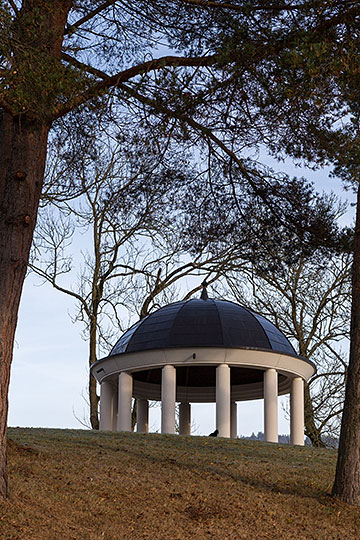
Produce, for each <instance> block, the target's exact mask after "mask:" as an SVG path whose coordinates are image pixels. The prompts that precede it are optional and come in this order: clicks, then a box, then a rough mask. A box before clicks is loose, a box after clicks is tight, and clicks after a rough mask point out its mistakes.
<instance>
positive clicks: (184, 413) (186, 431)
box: [179, 403, 191, 435]
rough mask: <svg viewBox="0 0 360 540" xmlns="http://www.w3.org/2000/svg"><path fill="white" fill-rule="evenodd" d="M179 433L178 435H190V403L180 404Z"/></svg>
mask: <svg viewBox="0 0 360 540" xmlns="http://www.w3.org/2000/svg"><path fill="white" fill-rule="evenodd" d="M179 432H180V435H190V434H191V405H190V403H180V406H179Z"/></svg>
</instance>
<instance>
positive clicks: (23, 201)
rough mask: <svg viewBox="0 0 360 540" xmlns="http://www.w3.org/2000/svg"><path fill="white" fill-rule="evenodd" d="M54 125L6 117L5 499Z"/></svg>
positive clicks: (0, 172) (0, 349)
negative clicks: (13, 380)
mask: <svg viewBox="0 0 360 540" xmlns="http://www.w3.org/2000/svg"><path fill="white" fill-rule="evenodd" d="M48 131H49V126H48V125H46V124H45V125H44V124H34V123H30V124H29V123H27V121H26V120H25V119H20V118H12V117H11V116H10V115H9V114H7V113H5V112H1V113H0V495H2V496H6V495H7V491H8V487H7V470H6V424H7V413H8V397H7V396H8V389H9V380H10V366H11V361H12V354H13V344H14V335H15V330H16V323H17V314H18V308H19V303H20V296H21V291H22V286H23V282H24V278H25V274H26V268H27V263H28V259H29V251H30V247H31V242H32V237H33V231H34V227H35V223H36V216H37V211H38V204H39V200H40V194H41V188H42V183H43V177H44V167H45V159H46V147H47V136H48Z"/></svg>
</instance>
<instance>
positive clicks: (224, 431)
mask: <svg viewBox="0 0 360 540" xmlns="http://www.w3.org/2000/svg"><path fill="white" fill-rule="evenodd" d="M216 429H217V430H218V431H219V437H230V368H229V366H228V365H227V364H220V365H219V366H218V367H217V368H216Z"/></svg>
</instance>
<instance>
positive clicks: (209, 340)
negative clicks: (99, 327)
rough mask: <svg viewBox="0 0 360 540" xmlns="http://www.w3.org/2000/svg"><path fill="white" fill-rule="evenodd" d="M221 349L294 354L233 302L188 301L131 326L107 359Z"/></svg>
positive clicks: (275, 332) (279, 335)
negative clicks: (183, 349) (171, 350)
mask: <svg viewBox="0 0 360 540" xmlns="http://www.w3.org/2000/svg"><path fill="white" fill-rule="evenodd" d="M181 347H187V348H188V347H191V348H193V347H225V348H239V349H244V348H250V349H265V350H272V351H277V352H282V353H285V354H290V355H296V356H297V354H296V352H295V350H294V348H293V347H292V345H291V343H290V342H289V340H288V339H287V338H286V337H285V336H284V335H283V334H282V333H281V332H280V330H278V329H277V328H276V326H274V325H273V324H272V323H271V322H270V321H268V320H267V319H265V318H264V317H262V316H261V315H259V314H257V313H254V312H253V311H251V310H250V309H248V308H245V307H243V306H241V305H239V304H236V303H234V302H229V301H226V300H213V299H208V298H207V299H191V300H187V301H184V302H175V303H173V304H169V305H167V306H165V307H163V308H161V309H159V310H157V311H155V312H154V313H152V314H151V315H149V316H147V317H145V318H144V319H142V320H141V321H139V322H137V323H136V324H134V325H133V326H132V327H131V328H130V329H129V330H128V331H127V332H125V334H123V336H122V337H121V338H120V339H119V341H118V342H117V343H116V345H115V346H114V348H113V349H112V351H111V353H110V355H109V356H114V355H118V354H124V353H132V352H141V351H148V350H153V349H168V348H181Z"/></svg>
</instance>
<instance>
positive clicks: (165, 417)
mask: <svg viewBox="0 0 360 540" xmlns="http://www.w3.org/2000/svg"><path fill="white" fill-rule="evenodd" d="M175 399H176V369H175V368H174V366H170V365H166V366H164V367H163V369H162V378H161V433H175Z"/></svg>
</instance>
